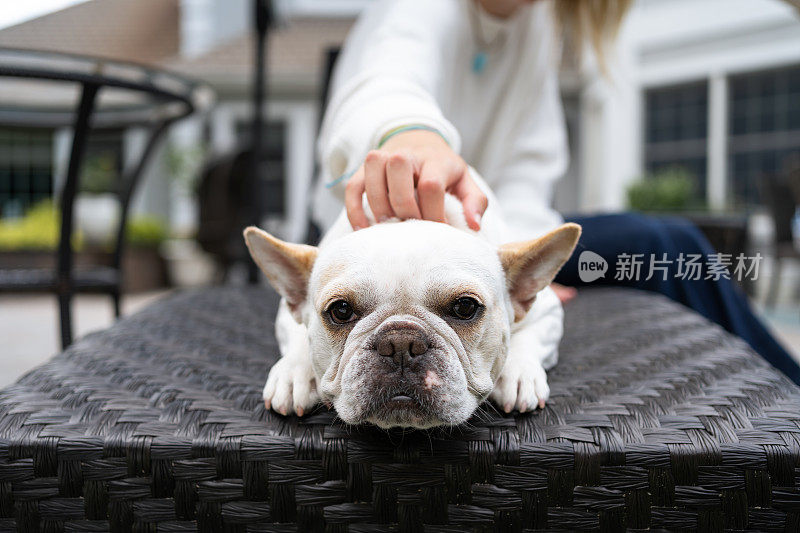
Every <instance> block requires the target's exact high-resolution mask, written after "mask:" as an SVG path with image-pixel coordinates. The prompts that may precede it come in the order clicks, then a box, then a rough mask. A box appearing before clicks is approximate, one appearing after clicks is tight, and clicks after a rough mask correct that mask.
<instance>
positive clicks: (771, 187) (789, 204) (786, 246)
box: [760, 169, 800, 308]
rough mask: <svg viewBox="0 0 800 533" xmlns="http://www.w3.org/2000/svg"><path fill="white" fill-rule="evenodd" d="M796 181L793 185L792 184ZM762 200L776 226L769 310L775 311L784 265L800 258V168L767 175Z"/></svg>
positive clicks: (767, 303) (762, 181) (762, 189)
mask: <svg viewBox="0 0 800 533" xmlns="http://www.w3.org/2000/svg"><path fill="white" fill-rule="evenodd" d="M793 181H794V182H793ZM760 186H761V193H762V197H763V198H764V203H765V205H766V206H767V210H768V211H769V214H770V217H771V218H772V222H773V225H774V227H775V236H774V239H773V258H774V261H775V262H774V264H775V266H774V270H773V272H772V277H771V278H770V283H769V290H768V292H767V300H766V305H767V307H770V308H774V307H775V303H776V302H777V299H778V292H779V291H780V285H781V273H782V270H783V262H784V260H786V259H794V260H798V259H800V250H798V249H797V247H796V246H795V243H794V238H793V233H792V218H793V217H794V214H795V210H796V209H797V206H798V205H800V195H798V193H800V169H795V170H794V171H793V172H792V171H786V172H782V173H780V174H774V175H770V176H766V177H765V178H764V179H762V180H761V182H760Z"/></svg>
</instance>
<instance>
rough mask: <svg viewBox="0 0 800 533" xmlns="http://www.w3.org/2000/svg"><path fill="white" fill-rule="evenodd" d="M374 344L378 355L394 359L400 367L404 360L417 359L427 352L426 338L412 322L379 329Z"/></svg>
mask: <svg viewBox="0 0 800 533" xmlns="http://www.w3.org/2000/svg"><path fill="white" fill-rule="evenodd" d="M381 329H382V331H379V332H378V336H377V340H376V342H375V349H376V350H377V352H378V355H382V356H383V357H392V358H394V361H395V363H397V364H398V365H401V364H402V363H403V360H404V359H406V358H409V359H410V358H412V357H417V356H420V355H423V354H425V353H426V352H427V351H428V348H429V347H430V346H429V342H428V337H427V335H426V334H425V332H424V331H423V330H422V328H421V327H419V326H418V325H416V324H414V323H413V322H398V323H394V324H391V325H389V327H387V328H385V329H384V328H381Z"/></svg>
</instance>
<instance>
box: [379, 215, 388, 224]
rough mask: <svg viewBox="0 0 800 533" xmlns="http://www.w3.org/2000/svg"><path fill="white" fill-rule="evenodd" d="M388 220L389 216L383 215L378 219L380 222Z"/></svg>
mask: <svg viewBox="0 0 800 533" xmlns="http://www.w3.org/2000/svg"><path fill="white" fill-rule="evenodd" d="M387 220H389V217H387V216H382V217H380V218H379V219H378V222H380V223H383V222H386V221H387Z"/></svg>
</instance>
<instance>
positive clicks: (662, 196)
mask: <svg viewBox="0 0 800 533" xmlns="http://www.w3.org/2000/svg"><path fill="white" fill-rule="evenodd" d="M628 206H629V207H630V208H631V209H635V210H637V211H686V210H687V209H691V208H697V207H699V202H697V201H696V199H695V198H694V180H693V179H692V176H691V174H689V173H688V172H687V171H686V170H684V169H682V168H671V169H666V170H661V171H659V172H656V173H655V174H652V175H650V176H646V177H645V178H644V179H642V180H640V181H638V182H636V183H633V184H632V185H630V186H629V187H628Z"/></svg>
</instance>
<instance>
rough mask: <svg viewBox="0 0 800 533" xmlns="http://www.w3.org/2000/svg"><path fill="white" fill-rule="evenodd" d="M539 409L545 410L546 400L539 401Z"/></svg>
mask: <svg viewBox="0 0 800 533" xmlns="http://www.w3.org/2000/svg"><path fill="white" fill-rule="evenodd" d="M539 409H544V400H539Z"/></svg>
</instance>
